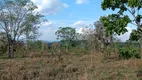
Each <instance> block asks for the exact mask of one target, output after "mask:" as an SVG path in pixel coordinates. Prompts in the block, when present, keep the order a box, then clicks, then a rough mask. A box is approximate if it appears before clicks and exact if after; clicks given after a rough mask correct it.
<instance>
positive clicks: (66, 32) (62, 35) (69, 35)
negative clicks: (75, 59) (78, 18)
mask: <svg viewBox="0 0 142 80" xmlns="http://www.w3.org/2000/svg"><path fill="white" fill-rule="evenodd" d="M55 34H56V35H57V39H61V41H63V42H65V46H66V51H68V49H69V45H70V44H71V42H72V41H73V40H74V38H75V34H76V30H75V28H71V27H60V28H59V30H57V31H56V33H55Z"/></svg>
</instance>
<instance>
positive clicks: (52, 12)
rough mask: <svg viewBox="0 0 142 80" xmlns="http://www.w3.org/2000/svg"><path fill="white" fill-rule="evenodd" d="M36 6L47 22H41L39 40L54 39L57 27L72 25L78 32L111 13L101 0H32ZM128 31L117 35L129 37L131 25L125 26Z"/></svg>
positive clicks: (122, 37) (123, 39) (124, 37)
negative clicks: (105, 9)
mask: <svg viewBox="0 0 142 80" xmlns="http://www.w3.org/2000/svg"><path fill="white" fill-rule="evenodd" d="M32 1H33V2H34V3H35V4H36V5H37V6H38V11H39V12H40V13H41V14H43V15H45V16H46V19H47V20H48V22H46V23H42V25H41V28H40V32H41V33H42V36H41V37H40V39H41V40H46V41H55V40H56V35H55V31H56V30H57V29H58V28H59V27H66V26H69V27H73V28H76V30H77V31H78V32H81V29H82V28H85V27H86V26H88V25H90V24H93V22H95V21H97V20H99V17H100V16H104V15H108V14H109V13H113V12H112V11H111V10H107V11H103V10H102V9H101V1H102V0H32ZM127 29H128V30H129V32H127V33H126V34H124V35H122V36H119V38H121V39H122V41H125V40H127V39H128V38H129V34H130V32H131V30H132V29H133V27H131V26H129V27H127Z"/></svg>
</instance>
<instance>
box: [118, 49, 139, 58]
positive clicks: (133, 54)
mask: <svg viewBox="0 0 142 80" xmlns="http://www.w3.org/2000/svg"><path fill="white" fill-rule="evenodd" d="M118 54H119V57H120V58H121V59H130V58H138V59H139V58H140V54H139V52H138V50H136V49H134V48H132V49H129V48H119V49H118Z"/></svg>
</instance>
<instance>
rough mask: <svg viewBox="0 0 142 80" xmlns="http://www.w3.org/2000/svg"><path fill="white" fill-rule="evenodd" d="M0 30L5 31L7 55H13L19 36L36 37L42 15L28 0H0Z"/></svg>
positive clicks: (11, 56) (10, 56)
mask: <svg viewBox="0 0 142 80" xmlns="http://www.w3.org/2000/svg"><path fill="white" fill-rule="evenodd" d="M0 3H1V5H0V31H4V33H6V39H7V41H8V57H9V58H13V57H14V51H13V50H14V47H13V46H14V45H15V43H16V41H18V40H19V38H21V37H24V38H28V39H29V38H32V39H33V38H36V36H37V35H38V29H39V24H40V22H41V20H42V17H43V16H42V15H41V14H39V13H38V12H36V11H35V9H37V6H36V5H35V4H34V3H33V2H31V1H30V0H1V2H0Z"/></svg>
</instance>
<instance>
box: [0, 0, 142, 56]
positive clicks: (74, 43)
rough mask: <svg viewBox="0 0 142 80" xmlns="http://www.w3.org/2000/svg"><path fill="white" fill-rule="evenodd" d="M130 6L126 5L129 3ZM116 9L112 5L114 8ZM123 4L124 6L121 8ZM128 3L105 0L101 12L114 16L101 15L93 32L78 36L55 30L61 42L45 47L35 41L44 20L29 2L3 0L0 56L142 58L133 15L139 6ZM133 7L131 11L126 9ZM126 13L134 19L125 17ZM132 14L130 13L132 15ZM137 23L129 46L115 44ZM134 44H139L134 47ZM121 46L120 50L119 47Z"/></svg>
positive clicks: (87, 30) (136, 17)
mask: <svg viewBox="0 0 142 80" xmlns="http://www.w3.org/2000/svg"><path fill="white" fill-rule="evenodd" d="M127 3H128V4H129V5H128V4H127ZM111 4H114V5H119V6H114V5H111ZM122 4H124V5H122ZM130 4H131V3H130V2H129V1H127V0H126V1H122V2H121V1H119V2H118V1H117V0H110V1H109V0H104V1H102V5H101V6H102V9H103V10H106V9H112V10H115V9H119V11H118V12H117V13H116V14H110V15H108V16H102V17H100V19H99V20H98V21H96V22H94V25H93V26H94V29H91V28H89V26H88V27H86V28H84V29H83V30H82V33H77V32H76V29H75V28H71V27H60V28H59V29H58V30H57V31H56V33H55V34H56V35H57V39H59V40H61V41H60V42H55V43H52V44H47V43H46V42H43V41H40V40H38V37H39V36H40V32H39V31H38V30H39V28H40V24H41V23H42V22H45V21H47V20H46V19H44V16H43V15H41V14H39V12H37V11H36V9H37V8H38V7H37V6H36V5H35V4H34V3H33V2H31V1H30V0H2V1H1V5H0V54H1V57H3V55H4V56H5V55H7V57H8V58H15V57H27V56H30V57H34V56H35V55H36V56H41V57H42V56H46V55H48V54H51V55H52V54H57V55H61V54H62V53H74V54H79V55H80V54H92V53H103V55H104V56H105V57H106V58H107V57H109V56H111V55H114V54H115V56H116V57H118V58H122V59H129V58H141V57H142V54H141V53H142V49H141V48H142V44H141V32H142V31H141V24H140V21H141V18H142V17H141V15H140V14H138V15H135V13H136V12H135V11H134V9H135V8H138V10H140V8H141V6H140V5H138V4H133V6H132V5H130ZM125 5H127V6H125ZM127 7H129V8H132V11H131V10H129V8H127ZM127 10H128V11H129V12H130V13H131V14H132V15H133V17H134V20H131V19H130V18H129V15H127V14H125V15H124V12H125V11H127ZM132 12H133V13H132ZM133 22H134V23H136V26H137V27H138V28H137V30H133V31H132V33H131V36H130V39H129V40H128V42H129V44H127V43H124V44H123V45H121V44H122V43H118V42H119V41H120V40H118V39H117V38H116V35H122V34H124V33H125V32H127V31H128V30H127V28H126V27H127V25H128V24H129V23H133ZM133 41H135V42H138V43H139V44H140V47H136V46H138V45H134V43H133ZM119 45H121V47H120V46H119Z"/></svg>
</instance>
